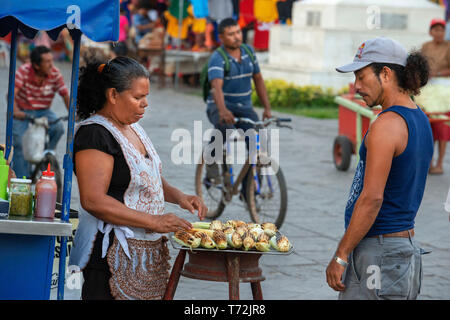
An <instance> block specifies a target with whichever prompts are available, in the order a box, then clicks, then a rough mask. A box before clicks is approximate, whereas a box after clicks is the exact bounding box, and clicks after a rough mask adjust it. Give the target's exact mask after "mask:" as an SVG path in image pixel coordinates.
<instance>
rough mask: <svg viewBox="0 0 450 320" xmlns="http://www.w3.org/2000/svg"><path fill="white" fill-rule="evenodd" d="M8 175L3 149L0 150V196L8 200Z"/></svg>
mask: <svg viewBox="0 0 450 320" xmlns="http://www.w3.org/2000/svg"><path fill="white" fill-rule="evenodd" d="M8 175H9V166H8V165H7V164H6V159H5V157H4V155H3V150H0V198H2V199H3V200H8V191H7V188H8Z"/></svg>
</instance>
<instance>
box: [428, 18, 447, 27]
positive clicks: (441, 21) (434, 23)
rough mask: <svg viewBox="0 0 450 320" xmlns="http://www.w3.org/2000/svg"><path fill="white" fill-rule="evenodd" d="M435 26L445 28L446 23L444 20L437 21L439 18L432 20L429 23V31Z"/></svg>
mask: <svg viewBox="0 0 450 320" xmlns="http://www.w3.org/2000/svg"><path fill="white" fill-rule="evenodd" d="M437 24H440V25H441V26H443V27H444V28H445V25H446V22H445V20H444V19H439V18H436V19H433V20H431V22H430V29H431V28H433V27H434V26H435V25H437Z"/></svg>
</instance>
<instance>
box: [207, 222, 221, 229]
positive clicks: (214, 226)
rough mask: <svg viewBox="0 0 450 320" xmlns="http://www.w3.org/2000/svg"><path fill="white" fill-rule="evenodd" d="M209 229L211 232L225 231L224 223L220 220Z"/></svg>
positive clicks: (212, 223)
mask: <svg viewBox="0 0 450 320" xmlns="http://www.w3.org/2000/svg"><path fill="white" fill-rule="evenodd" d="M209 229H211V230H222V229H223V225H222V221H220V220H213V221H212V222H211V224H210V226H209Z"/></svg>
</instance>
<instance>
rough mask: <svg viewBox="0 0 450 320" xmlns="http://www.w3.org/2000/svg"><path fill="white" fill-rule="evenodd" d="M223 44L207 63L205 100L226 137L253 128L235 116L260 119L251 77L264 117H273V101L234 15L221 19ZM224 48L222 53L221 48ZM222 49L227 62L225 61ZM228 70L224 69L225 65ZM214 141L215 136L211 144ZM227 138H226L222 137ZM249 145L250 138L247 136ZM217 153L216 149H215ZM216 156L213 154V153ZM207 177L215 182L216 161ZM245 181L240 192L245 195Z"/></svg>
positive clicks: (210, 115)
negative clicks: (270, 101)
mask: <svg viewBox="0 0 450 320" xmlns="http://www.w3.org/2000/svg"><path fill="white" fill-rule="evenodd" d="M218 31H219V38H220V40H221V43H222V47H221V48H219V49H218V50H216V51H215V52H214V53H213V54H212V55H211V58H210V60H209V63H208V80H209V81H210V84H211V91H210V94H209V96H208V98H207V100H206V103H207V110H206V113H207V116H208V119H209V121H210V122H211V123H212V124H213V125H214V127H215V128H216V129H218V130H220V132H221V133H222V137H226V129H242V130H244V132H245V131H246V130H248V129H251V128H253V126H252V125H251V124H248V123H235V118H249V119H251V120H253V121H258V115H257V114H256V112H255V110H254V109H253V106H252V99H251V96H252V83H251V82H252V79H253V81H254V84H255V89H256V93H257V94H258V98H259V100H260V101H261V103H262V105H263V106H264V112H263V120H264V119H266V118H270V117H271V112H270V103H269V99H268V96H267V91H266V86H265V84H264V79H263V77H262V75H261V71H260V69H259V64H258V61H257V60H256V56H255V52H254V50H253V48H251V47H249V46H247V45H245V44H243V43H242V31H241V28H240V27H239V25H238V23H237V22H236V21H235V20H234V19H231V18H227V19H224V20H222V22H221V23H220V24H219V27H218ZM220 49H221V50H222V53H220V52H219V50H220ZM223 52H224V53H225V54H226V57H227V59H228V62H227V61H225V60H224V57H223V56H222V55H223ZM227 63H229V65H228V70H225V66H226V64H227ZM213 141H214V137H213V138H212V140H211V143H212V142H213ZM223 141H225V139H223ZM246 144H247V148H248V139H246ZM212 153H214V150H213V152H212ZM211 155H212V156H213V157H214V154H211ZM206 172H207V179H209V180H210V181H213V180H214V179H216V178H217V177H218V176H219V175H220V173H219V167H218V165H217V164H215V163H214V164H210V165H207V166H206ZM246 180H247V179H244V180H243V185H242V189H241V194H242V195H243V196H244V198H245V183H246Z"/></svg>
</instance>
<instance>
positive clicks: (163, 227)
mask: <svg viewBox="0 0 450 320" xmlns="http://www.w3.org/2000/svg"><path fill="white" fill-rule="evenodd" d="M152 218H154V219H155V221H154V223H152V225H154V226H153V227H152V228H151V230H152V231H154V232H157V233H169V232H175V231H177V230H179V229H186V230H190V229H192V224H191V223H190V222H189V221H187V220H184V219H182V218H179V217H178V216H176V215H175V214H174V213H166V214H163V215H155V216H152Z"/></svg>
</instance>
